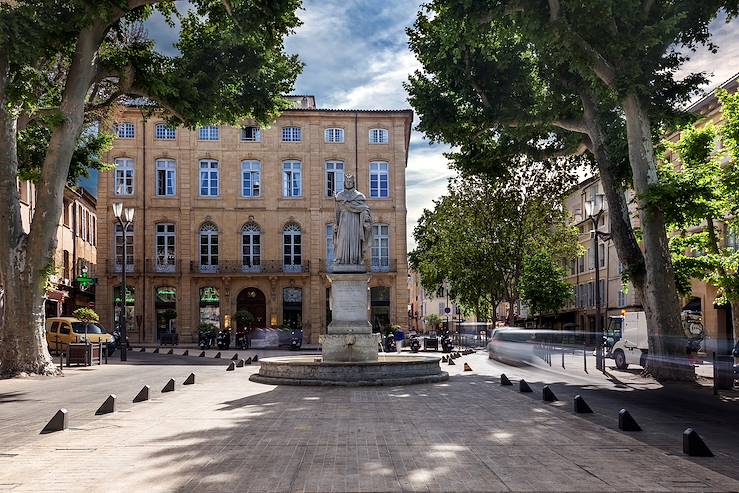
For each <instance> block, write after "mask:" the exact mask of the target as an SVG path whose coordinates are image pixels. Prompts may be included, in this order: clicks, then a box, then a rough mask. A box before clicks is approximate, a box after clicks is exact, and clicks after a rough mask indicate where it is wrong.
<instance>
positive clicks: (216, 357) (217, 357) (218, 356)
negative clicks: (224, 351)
mask: <svg viewBox="0 0 739 493" xmlns="http://www.w3.org/2000/svg"><path fill="white" fill-rule="evenodd" d="M213 357H214V358H215V359H220V358H221V352H220V351H218V352H217V353H216V355H215V356H213Z"/></svg>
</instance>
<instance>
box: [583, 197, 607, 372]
mask: <svg viewBox="0 0 739 493" xmlns="http://www.w3.org/2000/svg"><path fill="white" fill-rule="evenodd" d="M604 206H605V200H604V195H603V194H596V195H595V197H593V200H589V201H586V202H585V214H586V215H587V216H588V218H589V219H590V221H591V222H592V224H593V254H594V257H595V258H594V259H593V260H594V262H595V367H596V368H597V369H598V370H600V371H605V369H606V365H605V361H604V357H603V320H602V318H601V303H600V254H599V251H598V250H599V248H598V247H599V246H600V245H599V244H598V241H599V240H602V241H608V240H609V239H610V237H611V235H610V233H606V232H605V231H600V230H599V229H598V223H599V222H600V218H601V216H602V215H603V213H604V212H605V210H606V209H605V207H604Z"/></svg>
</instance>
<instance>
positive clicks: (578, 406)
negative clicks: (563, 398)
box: [573, 394, 593, 414]
mask: <svg viewBox="0 0 739 493" xmlns="http://www.w3.org/2000/svg"><path fill="white" fill-rule="evenodd" d="M573 403H574V407H575V412H576V413H578V414H588V413H592V412H593V410H592V409H590V406H588V403H587V402H585V399H583V398H582V396H581V395H580V394H578V395H576V396H575V399H574V400H573Z"/></svg>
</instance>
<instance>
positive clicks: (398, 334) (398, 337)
mask: <svg viewBox="0 0 739 493" xmlns="http://www.w3.org/2000/svg"><path fill="white" fill-rule="evenodd" d="M393 336H394V338H395V350H396V351H397V352H401V351H402V350H403V339H405V334H404V333H403V329H401V328H400V327H397V328H396V329H395V333H394V334H393Z"/></svg>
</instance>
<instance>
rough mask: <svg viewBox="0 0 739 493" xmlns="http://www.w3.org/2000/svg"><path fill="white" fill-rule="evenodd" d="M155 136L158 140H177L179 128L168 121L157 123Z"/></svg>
mask: <svg viewBox="0 0 739 493" xmlns="http://www.w3.org/2000/svg"><path fill="white" fill-rule="evenodd" d="M154 138H155V139H156V140H175V139H176V138H177V128H176V127H171V126H169V125H167V124H166V123H157V124H156V125H154Z"/></svg>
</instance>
